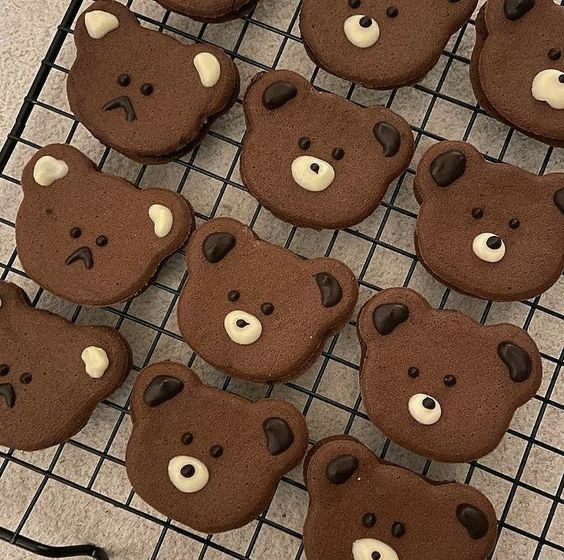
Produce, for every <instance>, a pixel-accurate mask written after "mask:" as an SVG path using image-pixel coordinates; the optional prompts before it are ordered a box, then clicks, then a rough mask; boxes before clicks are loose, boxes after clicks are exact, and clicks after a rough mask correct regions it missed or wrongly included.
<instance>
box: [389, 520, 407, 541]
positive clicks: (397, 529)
mask: <svg viewBox="0 0 564 560" xmlns="http://www.w3.org/2000/svg"><path fill="white" fill-rule="evenodd" d="M392 535H393V536H394V537H395V538H396V539H399V538H400V537H403V536H404V535H405V526H404V524H403V523H401V522H400V521H396V522H395V523H394V524H393V525H392Z"/></svg>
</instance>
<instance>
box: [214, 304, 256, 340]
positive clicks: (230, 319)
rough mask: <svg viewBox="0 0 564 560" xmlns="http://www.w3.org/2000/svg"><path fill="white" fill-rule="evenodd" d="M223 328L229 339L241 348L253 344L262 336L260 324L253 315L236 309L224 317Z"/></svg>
mask: <svg viewBox="0 0 564 560" xmlns="http://www.w3.org/2000/svg"><path fill="white" fill-rule="evenodd" d="M223 326H224V327H225V330H226V332H227V334H228V335H229V338H230V339H231V340H232V341H233V342H235V343H236V344H241V345H243V346H247V345H249V344H253V342H256V341H257V340H258V339H259V338H260V335H261V334H262V324H261V322H260V321H259V320H258V319H257V318H256V317H255V316H254V315H251V314H250V313H247V312H246V311H240V310H238V309H236V310H235V311H231V312H230V313H228V314H227V315H226V316H225V319H224V321H223Z"/></svg>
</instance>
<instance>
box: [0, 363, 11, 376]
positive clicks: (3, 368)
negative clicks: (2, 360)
mask: <svg viewBox="0 0 564 560" xmlns="http://www.w3.org/2000/svg"><path fill="white" fill-rule="evenodd" d="M9 373H10V368H9V367H8V365H6V364H0V377H4V375H8V374H9Z"/></svg>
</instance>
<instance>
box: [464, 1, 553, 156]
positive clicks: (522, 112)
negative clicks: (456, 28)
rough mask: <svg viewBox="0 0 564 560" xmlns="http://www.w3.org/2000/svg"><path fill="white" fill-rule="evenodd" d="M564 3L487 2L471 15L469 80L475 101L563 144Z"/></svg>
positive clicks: (535, 134)
mask: <svg viewBox="0 0 564 560" xmlns="http://www.w3.org/2000/svg"><path fill="white" fill-rule="evenodd" d="M563 37H564V7H562V6H560V5H557V4H555V3H554V2H553V0H488V2H486V4H484V5H483V6H482V9H481V10H480V13H479V15H478V17H477V19H476V46H475V47H474V52H473V53H472V59H471V63H470V79H471V82H472V87H473V89H474V94H475V95H476V98H477V99H478V101H479V103H480V105H481V106H482V107H483V108H484V109H485V110H486V111H488V113H490V115H491V116H492V117H495V118H497V119H499V120H501V121H502V122H504V123H506V124H508V125H510V126H513V127H514V128H517V129H518V130H520V131H521V132H523V133H524V134H527V135H529V136H532V137H533V138H536V139H537V140H540V141H542V142H546V143H548V144H552V145H554V146H561V147H562V146H564V56H563V54H564V40H563Z"/></svg>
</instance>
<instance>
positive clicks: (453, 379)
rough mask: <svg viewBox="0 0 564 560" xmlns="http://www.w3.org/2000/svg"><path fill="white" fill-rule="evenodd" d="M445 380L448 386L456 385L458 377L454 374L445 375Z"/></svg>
mask: <svg viewBox="0 0 564 560" xmlns="http://www.w3.org/2000/svg"><path fill="white" fill-rule="evenodd" d="M443 381H444V384H445V385H446V386H447V387H454V386H455V385H456V377H454V375H445V378H444V379H443Z"/></svg>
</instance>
